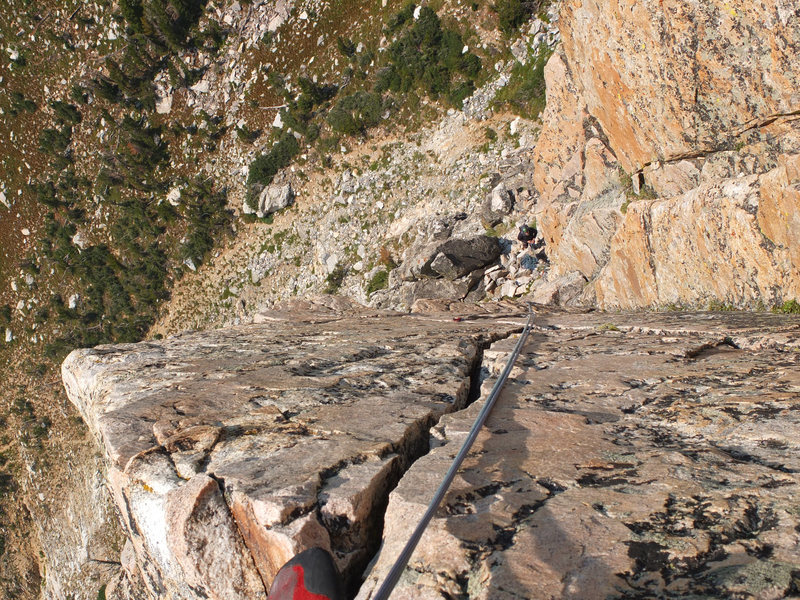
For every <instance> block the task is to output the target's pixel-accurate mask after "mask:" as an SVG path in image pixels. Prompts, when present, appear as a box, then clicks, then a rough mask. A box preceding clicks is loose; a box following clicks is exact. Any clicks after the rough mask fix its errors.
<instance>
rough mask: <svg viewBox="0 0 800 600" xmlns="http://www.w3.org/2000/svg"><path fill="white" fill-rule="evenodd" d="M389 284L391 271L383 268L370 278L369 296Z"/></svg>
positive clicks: (368, 285)
mask: <svg viewBox="0 0 800 600" xmlns="http://www.w3.org/2000/svg"><path fill="white" fill-rule="evenodd" d="M388 285H389V271H387V270H386V269H381V270H380V271H378V272H377V273H375V275H373V276H372V279H370V280H369V283H368V284H367V296H371V295H372V294H374V293H375V292H377V291H378V290H382V289H384V288H386V287H388Z"/></svg>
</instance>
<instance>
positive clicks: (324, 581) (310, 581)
mask: <svg viewBox="0 0 800 600" xmlns="http://www.w3.org/2000/svg"><path fill="white" fill-rule="evenodd" d="M269 600H344V592H343V591H342V582H341V578H340V576H339V572H338V570H337V569H336V565H335V564H334V562H333V557H331V555H330V554H329V553H328V552H327V551H325V550H323V549H322V548H309V549H308V550H305V551H304V552H301V553H300V554H298V555H297V556H295V557H294V558H293V559H292V560H290V561H289V562H287V563H286V564H285V565H283V567H281V570H280V571H278V574H277V575H276V576H275V579H274V580H273V582H272V586H271V587H270V590H269Z"/></svg>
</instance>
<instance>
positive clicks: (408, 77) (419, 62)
mask: <svg viewBox="0 0 800 600" xmlns="http://www.w3.org/2000/svg"><path fill="white" fill-rule="evenodd" d="M413 12H414V5H413V4H409V5H406V7H405V8H404V9H403V10H402V11H400V12H399V13H397V14H396V15H395V16H394V17H393V18H392V19H390V21H389V25H388V26H387V28H386V31H387V33H389V34H391V33H395V32H398V31H400V30H404V31H403V33H402V35H400V36H399V37H398V38H397V39H396V40H395V41H394V42H392V44H391V45H390V46H389V48H388V51H387V52H386V55H387V58H388V61H389V65H388V67H386V68H384V69H382V70H381V71H380V72H379V73H378V77H377V80H376V82H375V91H377V92H378V93H382V92H384V91H387V90H390V91H392V92H396V93H402V94H407V93H408V92H410V91H412V90H414V89H416V88H421V89H422V90H424V91H425V93H427V94H428V95H430V96H431V97H432V98H434V99H436V98H439V97H440V96H442V97H444V98H445V99H446V100H447V101H448V102H449V103H450V104H452V105H454V106H457V107H458V108H460V105H461V103H462V102H463V100H464V98H466V97H467V96H469V95H471V94H472V92H473V91H474V89H475V87H474V85H475V84H474V82H473V81H472V79H473V78H475V77H476V76H477V75H478V74H479V72H480V70H481V60H480V58H478V56H476V55H475V54H473V53H471V52H467V53H464V52H463V48H464V41H463V38H462V37H461V34H460V33H458V32H457V31H455V30H452V29H445V28H443V27H442V24H441V21H440V19H439V17H438V16H437V14H436V13H435V12H434V11H433V10H432V9H431V8H429V7H427V6H425V7H422V8H421V9H420V13H419V18H417V19H416V20H412V19H411V16H412V15H413ZM454 83H455V89H453V87H452V86H453V85H454Z"/></svg>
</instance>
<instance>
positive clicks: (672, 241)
mask: <svg viewBox="0 0 800 600" xmlns="http://www.w3.org/2000/svg"><path fill="white" fill-rule="evenodd" d="M785 177H786V170H785V168H780V169H776V170H773V171H770V172H769V173H767V174H765V175H763V176H761V177H759V176H757V175H751V176H749V177H742V178H736V179H728V180H725V181H723V182H721V183H716V184H707V185H704V186H701V187H699V188H697V189H695V190H692V191H690V192H687V193H686V194H683V195H681V196H677V197H674V198H669V199H665V200H649V201H640V202H635V203H632V204H631V205H630V206H629V208H628V211H627V214H626V216H625V220H624V221H623V223H622V225H621V227H620V229H619V230H618V231H617V233H616V235H615V236H614V239H613V240H612V242H611V258H610V260H609V262H608V265H606V267H605V269H604V270H603V272H602V273H601V275H600V276H599V277H598V278H597V280H596V281H595V290H596V293H597V301H598V303H599V304H600V305H601V306H604V307H607V308H610V307H620V308H634V307H638V306H658V305H665V304H670V303H675V304H682V303H693V304H706V303H708V302H709V301H711V300H716V301H721V302H725V303H730V304H733V305H737V306H741V305H750V306H758V305H763V306H772V305H774V304H776V303H778V302H779V301H781V299H782V298H783V297H784V296H787V295H788V296H792V297H796V296H797V295H798V294H799V293H800V285H798V284H800V277H798V262H797V258H798V257H797V256H792V254H795V255H796V254H797V251H796V250H794V249H793V248H794V247H796V246H795V244H794V243H793V242H794V241H796V237H797V235H798V232H800V228H798V227H797V223H796V219H797V218H798V217H797V211H798V210H800V197H799V196H798V192H797V190H796V189H795V190H793V191H792V190H791V188H789V187H788V186H787V185H786V179H785ZM776 188H777V189H776ZM790 215H791V216H790Z"/></svg>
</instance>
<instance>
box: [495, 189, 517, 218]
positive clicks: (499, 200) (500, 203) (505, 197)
mask: <svg viewBox="0 0 800 600" xmlns="http://www.w3.org/2000/svg"><path fill="white" fill-rule="evenodd" d="M513 209H514V195H513V194H512V193H511V192H510V191H509V190H508V189H506V186H505V185H504V184H503V183H499V184H497V186H496V187H495V188H494V189H493V190H492V192H491V194H490V195H489V210H491V211H492V212H496V213H500V214H502V215H507V214H509V213H510V212H511V211H512V210H513Z"/></svg>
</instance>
